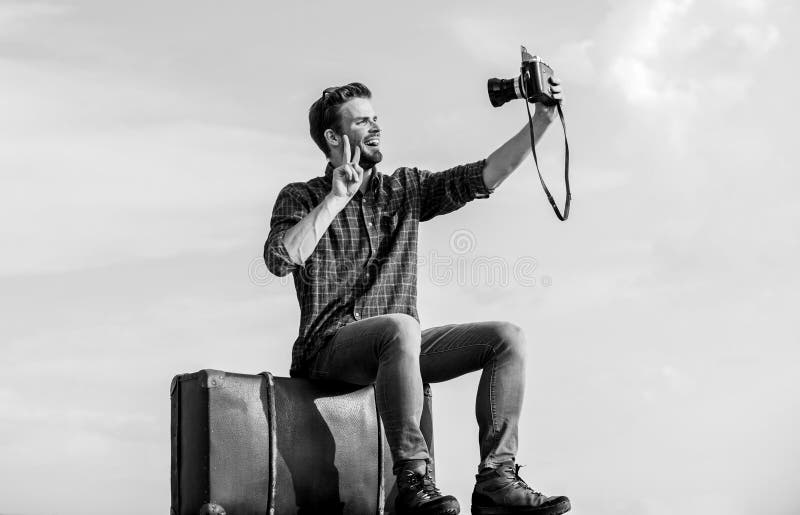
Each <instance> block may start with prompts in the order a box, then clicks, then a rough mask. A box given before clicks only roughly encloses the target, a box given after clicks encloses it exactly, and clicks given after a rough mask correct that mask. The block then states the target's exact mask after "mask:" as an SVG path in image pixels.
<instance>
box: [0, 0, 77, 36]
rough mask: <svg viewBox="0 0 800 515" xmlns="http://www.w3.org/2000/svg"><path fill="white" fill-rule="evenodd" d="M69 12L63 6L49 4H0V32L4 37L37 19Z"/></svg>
mask: <svg viewBox="0 0 800 515" xmlns="http://www.w3.org/2000/svg"><path fill="white" fill-rule="evenodd" d="M67 11H69V8H68V7H67V6H66V5H64V4H54V3H51V2H36V1H25V2H8V3H3V4H0V30H2V33H3V35H4V36H8V35H9V34H13V33H17V32H20V31H22V30H23V29H25V28H26V27H27V26H28V25H29V24H30V23H32V22H35V21H36V20H37V19H40V18H44V17H50V16H58V15H60V14H63V13H65V12H67Z"/></svg>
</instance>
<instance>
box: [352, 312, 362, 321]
mask: <svg viewBox="0 0 800 515" xmlns="http://www.w3.org/2000/svg"><path fill="white" fill-rule="evenodd" d="M360 317H361V314H360V313H359V312H358V311H356V312H355V313H353V318H355V319H356V320H358V319H359V318H360Z"/></svg>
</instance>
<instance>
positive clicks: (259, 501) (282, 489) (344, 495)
mask: <svg viewBox="0 0 800 515" xmlns="http://www.w3.org/2000/svg"><path fill="white" fill-rule="evenodd" d="M170 396H171V401H172V429H171V432H172V467H171V477H172V509H171V513H172V515H197V514H198V513H199V511H200V509H201V507H202V506H203V505H204V504H206V503H208V502H214V503H217V504H219V505H220V506H222V507H223V508H224V509H225V511H226V513H227V515H265V514H278V515H283V514H288V513H292V514H293V513H298V514H353V515H367V514H370V515H371V514H380V513H387V514H389V513H392V512H393V509H394V497H395V495H396V491H395V490H396V489H395V487H394V476H393V475H392V459H391V454H390V452H389V446H388V444H387V443H386V438H385V436H384V434H383V427H382V425H381V423H380V419H379V417H378V414H377V409H376V405H375V389H374V387H373V386H364V387H360V386H355V385H348V384H344V383H331V382H321V381H310V380H307V379H298V378H286V377H273V376H272V375H271V374H269V373H266V372H265V373H263V374H260V375H247V374H234V373H228V372H222V371H219V370H201V371H199V372H196V373H194V374H184V375H179V376H176V377H175V378H174V379H173V380H172V387H171V393H170ZM421 428H422V431H423V435H424V436H425V439H426V440H427V442H428V447H429V449H430V452H431V456H432V455H433V424H432V414H431V393H430V387H429V386H428V385H425V406H424V411H423V415H422V422H421Z"/></svg>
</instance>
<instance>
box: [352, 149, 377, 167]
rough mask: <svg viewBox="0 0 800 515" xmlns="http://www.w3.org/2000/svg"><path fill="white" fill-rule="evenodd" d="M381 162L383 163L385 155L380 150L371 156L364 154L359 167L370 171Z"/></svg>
mask: <svg viewBox="0 0 800 515" xmlns="http://www.w3.org/2000/svg"><path fill="white" fill-rule="evenodd" d="M381 161H383V154H382V153H381V151H380V150H375V152H373V153H372V154H371V155H368V154H366V153H362V154H361V157H360V158H359V160H358V166H360V167H361V168H363V169H364V170H369V169H370V168H372V167H374V166H375V165H376V164H378V163H380V162H381Z"/></svg>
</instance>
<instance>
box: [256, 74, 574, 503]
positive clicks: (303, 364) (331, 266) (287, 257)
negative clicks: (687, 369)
mask: <svg viewBox="0 0 800 515" xmlns="http://www.w3.org/2000/svg"><path fill="white" fill-rule="evenodd" d="M550 88H551V92H552V95H553V97H554V98H556V99H558V100H559V101H560V100H561V98H562V92H561V87H560V86H559V83H558V81H556V80H554V79H551V85H550ZM371 97H372V95H371V92H370V91H369V89H368V88H367V87H366V86H364V85H363V84H360V83H352V84H348V85H346V86H342V87H334V88H328V89H326V90H325V91H324V92H323V93H322V96H321V97H320V98H319V99H318V100H317V101H316V102H314V103H313V105H312V106H311V108H310V110H309V124H310V131H311V137H312V139H313V140H314V142H315V143H316V144H317V146H318V147H319V148H320V150H322V152H323V153H324V154H325V156H326V157H327V159H328V164H327V167H326V169H325V174H324V176H320V177H316V178H313V179H311V180H309V181H307V182H296V183H292V184H289V185H287V186H286V187H284V188H283V189H282V190H281V191H280V193H279V195H278V198H277V201H276V203H275V208H274V210H273V213H272V219H271V228H270V233H269V236H268V238H267V241H266V244H265V246H264V259H265V261H266V264H267V267H268V269H269V270H270V271H271V272H272V273H274V274H275V275H277V276H285V275H286V274H288V273H289V272H292V274H293V276H294V284H295V288H296V290H297V298H298V301H299V303H300V312H301V316H300V334H299V336H298V338H297V340H296V341H295V343H294V346H293V349H292V367H291V371H290V374H291V375H292V376H294V377H309V378H319V379H333V380H339V381H345V382H349V383H354V384H363V385H366V384H372V383H375V388H376V399H377V405H378V412H379V413H380V416H381V419H382V421H383V424H384V427H385V429H386V438H387V440H388V442H389V446H390V448H391V451H392V459H393V462H394V473H395V474H396V476H397V487H398V497H397V501H396V506H395V507H396V511H397V513H400V514H457V513H459V505H458V501H456V499H455V498H454V497H452V496H450V495H443V494H442V493H441V492H440V491H439V490H438V489H437V488H436V485H435V484H434V482H433V479H432V477H431V474H430V456H429V454H428V448H427V446H426V444H425V440H424V439H423V436H422V433H421V432H420V428H419V421H420V416H421V414H422V407H423V390H422V387H423V382H439V381H446V380H448V379H452V378H455V377H458V376H460V375H463V374H466V373H468V372H472V371H475V370H483V373H482V376H481V379H480V383H479V386H478V394H477V399H476V405H475V412H476V417H477V420H478V426H479V443H480V456H481V462H480V464H479V466H478V474H477V475H476V476H475V477H476V484H475V489H474V491H473V494H472V513H473V514H487V515H488V514H493V515H499V514H512V513H513V514H522V513H525V514H547V515H551V514H560V513H564V512H566V511H568V510H569V509H570V505H569V500H568V499H567V498H566V497H563V496H559V497H547V496H544V495H542V494H540V493H537V492H535V491H534V490H533V489H531V488H530V487H529V486H528V485H527V484H525V482H524V481H523V480H522V479H521V478H520V477H519V473H518V470H519V466H517V465H515V456H516V452H517V423H518V420H519V416H520V411H521V408H522V401H523V393H524V388H525V347H526V345H525V340H524V335H523V334H522V331H521V330H520V328H519V327H518V326H516V325H514V324H511V323H508V322H494V321H492V322H474V323H467V324H451V325H445V326H441V327H432V328H428V329H425V330H421V329H420V325H419V317H418V315H417V308H416V293H417V290H416V288H417V284H416V273H417V270H416V265H417V232H418V226H419V222H423V221H426V220H430V219H431V218H433V217H435V216H438V215H442V214H445V213H449V212H451V211H455V210H456V209H458V208H460V207H462V206H463V205H465V204H466V203H467V202H469V201H471V200H473V199H475V198H487V197H489V196H490V194H491V193H492V192H493V191H494V189H495V188H496V187H497V186H498V185H500V184H501V183H502V182H503V181H504V180H505V179H506V178H507V177H508V176H509V175H510V174H511V173H512V172H513V171H514V170H515V169H516V168H517V167H518V166H519V165H520V163H521V162H522V161H523V160H524V159H525V157H526V156H527V155H528V153H529V152H530V150H531V149H530V139H529V138H530V135H529V129H528V126H527V124H526V126H525V127H523V128H522V130H520V131H519V133H518V134H516V135H515V136H514V137H512V138H511V139H510V140H508V141H507V142H506V143H505V144H503V145H502V146H501V147H500V148H499V149H497V150H496V151H495V152H493V153H492V154H491V155H490V156H489V157H488V158H486V159H483V160H481V161H478V162H475V163H471V164H466V165H462V166H457V167H455V168H451V169H449V170H446V171H443V172H439V173H431V172H429V171H426V170H419V169H417V168H400V169H398V170H396V171H395V172H394V173H393V174H392V175H385V174H382V173H381V172H379V171H378V170H377V168H376V165H377V164H378V163H380V162H381V160H382V158H383V154H382V153H381V144H380V137H381V131H380V126H379V125H378V117H377V116H376V115H375V111H374V109H373V107H372V103H371ZM553 119H554V112H553V108H551V107H543V106H542V105H539V104H537V106H536V111H535V116H534V117H533V127H534V131H535V134H536V139H537V140H538V139H540V138H541V136H542V134H543V133H544V131H545V129H546V128H547V127H548V126H549V125H550V123H551V122H552V121H553Z"/></svg>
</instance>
